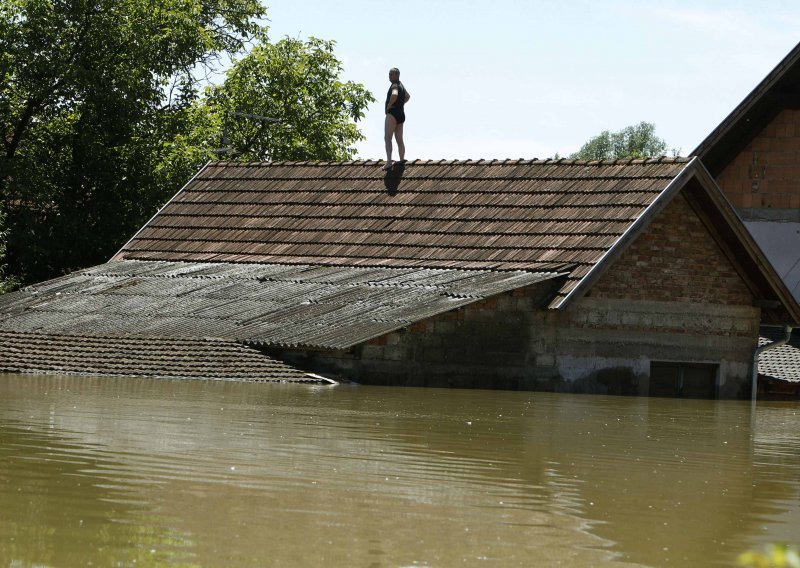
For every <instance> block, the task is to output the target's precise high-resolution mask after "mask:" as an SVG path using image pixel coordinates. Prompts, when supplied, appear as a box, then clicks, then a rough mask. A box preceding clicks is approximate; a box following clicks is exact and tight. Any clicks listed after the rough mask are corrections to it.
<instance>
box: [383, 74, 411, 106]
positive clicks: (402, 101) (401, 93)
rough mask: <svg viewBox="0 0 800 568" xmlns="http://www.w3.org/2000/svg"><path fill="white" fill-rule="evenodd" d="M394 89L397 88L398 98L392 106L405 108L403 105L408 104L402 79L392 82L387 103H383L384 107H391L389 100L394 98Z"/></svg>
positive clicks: (387, 94) (387, 95)
mask: <svg viewBox="0 0 800 568" xmlns="http://www.w3.org/2000/svg"><path fill="white" fill-rule="evenodd" d="M394 89H397V100H396V101H395V102H394V106H392V108H396V109H398V110H403V107H404V106H405V104H406V88H405V87H404V86H403V83H401V82H400V81H397V82H396V83H392V85H391V86H390V87H389V91H388V92H387V93H386V104H385V105H383V108H384V109H386V108H389V101H390V100H391V99H392V91H393V90H394Z"/></svg>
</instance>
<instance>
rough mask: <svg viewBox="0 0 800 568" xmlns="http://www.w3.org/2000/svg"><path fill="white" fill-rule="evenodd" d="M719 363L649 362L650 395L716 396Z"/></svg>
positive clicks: (681, 396)
mask: <svg viewBox="0 0 800 568" xmlns="http://www.w3.org/2000/svg"><path fill="white" fill-rule="evenodd" d="M718 369H719V365H713V364H707V363H671V362H670V363H668V362H664V361H653V362H651V363H650V391H649V393H650V396H668V397H679V398H716V397H717V371H718Z"/></svg>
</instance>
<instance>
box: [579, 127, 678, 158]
mask: <svg viewBox="0 0 800 568" xmlns="http://www.w3.org/2000/svg"><path fill="white" fill-rule="evenodd" d="M668 151H669V152H670V153H672V154H673V155H677V154H678V150H676V149H674V148H673V149H671V150H670V149H669V147H668V145H667V143H666V142H665V141H664V140H663V139H661V138H659V137H658V136H656V126H655V124H653V123H651V122H640V123H639V124H636V125H633V126H627V127H625V128H623V129H622V130H620V131H618V132H610V131H608V130H604V131H603V132H601V133H600V134H598V135H597V136H595V137H593V138H591V139H590V140H589V141H588V142H586V143H585V144H584V145H583V146H581V149H580V150H578V151H577V152H575V153H574V154H571V155H570V158H571V159H573V160H615V159H619V158H653V157H658V156H665V155H666V154H667V152H668Z"/></svg>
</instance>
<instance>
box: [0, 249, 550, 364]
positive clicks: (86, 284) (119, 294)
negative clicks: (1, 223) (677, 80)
mask: <svg viewBox="0 0 800 568" xmlns="http://www.w3.org/2000/svg"><path fill="white" fill-rule="evenodd" d="M558 276H559V274H557V273H552V272H542V273H532V272H523V271H505V272H489V271H464V270H452V269H451V270H446V269H445V270H442V269H426V268H407V269H397V268H358V267H335V266H308V265H296V266H289V265H276V264H232V263H200V262H178V261H136V260H124V261H113V262H109V263H107V264H103V265H100V266H96V267H93V268H89V269H86V270H81V271H78V272H74V273H72V274H69V275H67V276H64V277H61V278H57V279H55V280H50V281H47V282H44V283H42V284H37V285H33V286H28V287H26V288H24V289H22V290H20V291H17V292H13V293H10V294H6V295H3V296H0V330H7V331H16V332H39V331H43V332H47V333H50V334H61V335H63V334H69V335H80V336H90V337H91V336H98V335H109V334H111V335H125V334H130V335H132V336H135V337H188V338H204V337H213V338H219V339H227V340H236V341H241V342H248V343H256V344H266V345H274V346H295V347H315V348H329V349H343V348H347V347H350V346H353V345H356V344H358V343H362V342H364V341H367V340H369V339H372V338H374V337H377V336H380V335H384V334H386V333H389V332H390V331H394V330H396V329H400V328H402V327H406V326H408V325H410V324H411V323H414V322H416V321H419V320H422V319H425V318H428V317H431V316H434V315H436V314H440V313H443V312H447V311H450V310H452V309H454V308H458V307H460V306H464V305H467V304H470V303H473V302H476V301H478V300H481V299H483V298H486V297H489V296H493V295H497V294H500V293H502V292H506V291H510V290H514V289H517V288H520V287H524V286H530V285H532V284H535V283H537V282H543V281H545V280H551V279H556V278H557V277H558ZM0 339H2V338H0Z"/></svg>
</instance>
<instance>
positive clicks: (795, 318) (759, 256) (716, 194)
mask: <svg viewBox="0 0 800 568" xmlns="http://www.w3.org/2000/svg"><path fill="white" fill-rule="evenodd" d="M695 174H696V177H697V180H698V181H699V182H700V186H701V187H702V188H703V189H704V190H705V192H706V194H707V195H708V196H709V197H710V198H711V200H712V201H713V202H714V204H715V205H716V206H717V209H718V210H719V212H720V213H721V214H722V216H723V218H724V221H725V223H726V224H727V226H728V227H730V228H731V230H732V231H733V232H734V234H735V235H736V237H737V239H738V240H739V242H740V243H741V244H742V246H743V247H744V249H745V251H746V252H747V254H748V255H750V257H751V258H752V259H753V260H754V261H755V263H756V265H757V266H758V269H759V271H760V272H761V274H762V276H763V277H764V279H765V280H766V281H767V284H768V285H769V286H770V288H771V289H772V292H773V293H774V294H775V296H776V297H777V299H778V300H779V301H780V302H781V304H783V307H784V308H786V311H787V312H788V313H789V316H790V317H791V318H792V321H791V322H786V323H798V322H800V305H798V303H797V300H795V298H794V296H793V295H792V293H791V292H790V291H789V289H788V288H787V287H786V284H785V283H784V281H783V279H782V278H781V277H780V275H779V274H778V273H777V272H776V271H775V268H774V267H773V265H772V263H771V262H770V261H769V260H768V259H767V257H766V255H765V254H764V252H763V251H762V250H761V247H759V246H758V243H756V241H755V239H754V238H753V236H752V235H751V234H750V231H749V230H748V229H747V227H746V226H745V224H744V223H743V222H742V219H741V217H739V214H738V213H737V212H736V209H735V208H734V207H733V205H732V204H731V202H730V201H729V200H728V198H727V197H726V196H725V194H724V193H723V192H722V190H721V189H720V188H719V185H717V182H716V181H715V180H714V177H713V176H712V175H711V172H709V171H708V169H707V168H706V167H705V165H704V164H703V162H702V161H700V160H699V159H698V160H697V163H696V165H695Z"/></svg>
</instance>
